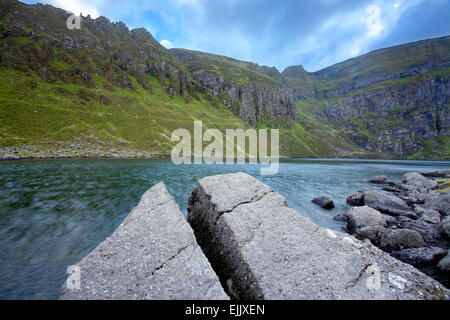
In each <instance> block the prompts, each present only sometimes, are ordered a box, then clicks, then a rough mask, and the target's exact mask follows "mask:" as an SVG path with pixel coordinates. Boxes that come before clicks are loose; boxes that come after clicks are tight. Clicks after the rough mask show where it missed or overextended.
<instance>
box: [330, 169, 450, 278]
mask: <svg viewBox="0 0 450 320" xmlns="http://www.w3.org/2000/svg"><path fill="white" fill-rule="evenodd" d="M425 175H426V176H428V177H429V178H430V179H429V178H427V177H426V176H425ZM449 177H450V170H440V171H436V172H431V173H424V174H421V173H417V172H410V173H406V174H405V175H404V176H403V177H402V179H401V182H393V181H388V179H387V177H386V176H378V177H375V178H374V179H371V180H369V182H371V183H374V184H378V185H380V187H381V190H380V191H378V190H363V191H353V192H351V193H350V194H349V195H348V197H347V204H348V205H351V206H353V207H352V208H351V209H350V210H349V211H348V212H346V213H344V214H339V215H337V216H336V217H335V219H336V220H341V221H346V222H347V228H346V229H347V232H349V233H350V234H353V235H354V236H355V237H356V238H358V239H361V240H364V239H368V240H370V242H371V243H372V244H374V245H375V246H377V247H379V248H380V249H382V250H384V251H385V252H388V253H390V254H391V255H392V256H394V257H395V258H397V259H399V260H401V261H403V262H406V263H409V264H412V265H413V266H415V267H417V268H419V269H420V270H422V271H423V272H425V273H427V274H428V275H430V276H432V277H433V278H435V279H436V280H438V281H440V282H441V283H442V284H444V285H445V286H447V287H449V285H450V281H449V280H450V254H449V251H448V249H449V247H450V242H449V239H450V214H449V213H450V191H449V190H445V189H444V188H443V187H442V185H444V186H445V183H443V184H438V182H437V181H436V180H434V179H432V178H449Z"/></svg>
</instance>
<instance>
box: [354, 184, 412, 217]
mask: <svg viewBox="0 0 450 320" xmlns="http://www.w3.org/2000/svg"><path fill="white" fill-rule="evenodd" d="M363 199H364V205H366V206H369V207H371V208H373V209H375V210H378V211H380V212H382V213H386V214H389V215H392V216H407V217H417V215H416V214H415V213H414V212H412V211H411V210H410V208H409V206H408V204H407V203H406V202H405V201H403V200H402V199H400V198H399V197H396V196H393V195H390V194H386V193H383V192H379V191H376V190H368V191H364V196H363Z"/></svg>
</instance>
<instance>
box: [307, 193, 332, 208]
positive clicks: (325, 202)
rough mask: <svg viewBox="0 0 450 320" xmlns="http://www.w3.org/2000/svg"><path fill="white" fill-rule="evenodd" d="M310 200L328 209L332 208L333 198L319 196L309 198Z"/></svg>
mask: <svg viewBox="0 0 450 320" xmlns="http://www.w3.org/2000/svg"><path fill="white" fill-rule="evenodd" d="M311 202H312V203H315V204H317V205H319V206H321V207H322V208H324V209H328V210H330V209H333V208H334V203H333V199H331V198H330V197H328V196H320V197H317V198H314V199H312V200H311Z"/></svg>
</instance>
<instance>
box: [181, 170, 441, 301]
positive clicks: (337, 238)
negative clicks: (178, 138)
mask: <svg viewBox="0 0 450 320" xmlns="http://www.w3.org/2000/svg"><path fill="white" fill-rule="evenodd" d="M188 212H189V214H188V221H189V223H190V224H191V225H192V227H193V229H194V232H195V235H196V237H197V241H198V243H199V244H200V246H202V248H203V249H204V251H205V254H206V256H207V257H208V259H209V261H210V262H211V264H212V266H213V268H214V270H215V271H216V273H217V274H218V275H219V277H220V279H221V282H222V284H223V285H224V287H226V290H227V291H228V292H229V294H230V295H231V296H232V297H233V298H239V299H445V298H446V295H447V294H448V291H447V289H445V288H444V287H443V286H442V285H441V284H440V283H438V282H437V281H435V280H433V279H432V278H430V277H428V276H426V275H425V274H423V273H422V272H420V271H418V270H417V269H415V268H414V267H412V266H411V265H408V264H405V263H403V262H400V261H399V260H397V259H395V258H393V257H391V256H390V255H389V254H387V253H384V252H383V251H381V250H380V249H378V248H376V247H375V246H373V245H372V244H370V243H367V242H362V241H359V240H357V239H356V238H354V237H352V236H350V235H346V234H343V233H340V232H334V231H331V230H328V229H325V228H322V227H319V226H317V225H316V224H315V223H313V222H312V221H311V220H309V219H308V218H306V217H303V216H302V215H300V214H299V213H298V212H297V211H295V210H292V209H290V208H288V206H287V203H286V200H285V199H284V197H283V196H281V195H280V194H278V193H276V192H274V191H273V190H272V189H271V188H270V187H268V186H267V185H265V184H263V183H262V182H260V181H258V180H256V179H254V178H253V177H251V176H249V175H247V174H245V173H235V174H226V175H220V176H213V177H206V178H203V179H202V180H200V181H199V183H198V186H197V187H196V188H195V189H194V190H193V192H192V194H191V196H190V199H189V207H188Z"/></svg>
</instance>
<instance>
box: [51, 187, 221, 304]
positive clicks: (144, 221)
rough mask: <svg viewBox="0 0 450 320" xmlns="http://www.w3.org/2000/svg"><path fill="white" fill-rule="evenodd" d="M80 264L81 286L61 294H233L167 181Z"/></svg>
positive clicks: (162, 296) (82, 296) (113, 296)
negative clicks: (226, 288) (223, 283)
mask: <svg viewBox="0 0 450 320" xmlns="http://www.w3.org/2000/svg"><path fill="white" fill-rule="evenodd" d="M77 266H78V267H79V268H80V271H81V289H79V290H77V289H72V290H69V289H68V288H67V287H66V286H65V285H64V286H63V290H62V293H61V296H60V299H228V296H227V295H226V294H225V292H224V291H223V289H222V287H221V285H220V283H219V279H218V278H217V275H216V274H215V272H214V271H213V270H212V268H211V265H210V264H209V262H208V260H207V259H206V257H205V256H204V255H203V253H202V250H201V248H200V247H199V246H198V245H197V243H196V241H195V237H194V233H193V231H192V229H191V227H190V226H189V224H188V223H187V222H186V220H185V219H184V217H183V214H182V213H181V211H180V209H179V208H178V206H177V204H176V203H175V200H174V199H173V198H172V196H170V194H169V193H168V192H167V190H166V187H165V185H164V184H163V183H159V184H157V185H155V186H154V187H152V188H151V189H149V190H148V191H147V192H146V193H145V194H144V195H143V196H142V198H141V201H140V202H139V205H138V206H137V207H135V208H134V209H133V210H132V211H131V213H130V214H129V215H128V217H127V218H126V219H125V220H124V221H123V223H122V224H121V225H120V226H119V227H118V228H117V230H116V231H115V232H114V233H113V234H112V235H111V236H110V237H109V238H107V239H106V240H105V241H103V242H102V243H101V244H100V245H98V246H97V248H95V249H94V250H93V251H92V252H91V253H90V254H89V255H87V256H86V257H85V258H83V259H82V260H81V261H80V262H79V263H78V264H77Z"/></svg>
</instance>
